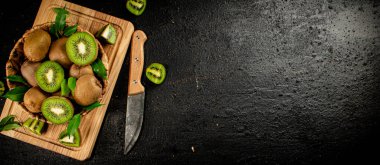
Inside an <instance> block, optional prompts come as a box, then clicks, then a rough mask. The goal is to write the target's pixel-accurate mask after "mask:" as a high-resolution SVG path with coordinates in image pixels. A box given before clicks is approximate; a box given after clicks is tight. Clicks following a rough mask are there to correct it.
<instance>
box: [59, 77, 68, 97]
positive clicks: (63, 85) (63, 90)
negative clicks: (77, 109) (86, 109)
mask: <svg viewBox="0 0 380 165" xmlns="http://www.w3.org/2000/svg"><path fill="white" fill-rule="evenodd" d="M69 94H70V88H69V86H68V85H67V80H66V79H63V81H62V83H61V96H65V97H68V96H69Z"/></svg>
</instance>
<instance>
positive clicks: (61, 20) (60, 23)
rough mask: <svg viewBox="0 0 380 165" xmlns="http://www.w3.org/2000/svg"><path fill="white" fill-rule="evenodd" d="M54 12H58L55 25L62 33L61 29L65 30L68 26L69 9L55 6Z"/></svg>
mask: <svg viewBox="0 0 380 165" xmlns="http://www.w3.org/2000/svg"><path fill="white" fill-rule="evenodd" d="M54 12H55V13H57V15H56V16H55V23H54V24H55V27H56V29H57V32H59V33H60V31H63V29H64V28H65V26H66V16H67V14H69V12H68V11H67V10H65V9H64V8H54Z"/></svg>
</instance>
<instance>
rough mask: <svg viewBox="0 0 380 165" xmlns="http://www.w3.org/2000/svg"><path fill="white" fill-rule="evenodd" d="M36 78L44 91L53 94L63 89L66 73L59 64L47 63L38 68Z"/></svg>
mask: <svg viewBox="0 0 380 165" xmlns="http://www.w3.org/2000/svg"><path fill="white" fill-rule="evenodd" d="M35 76H36V80H37V84H38V86H39V87H40V88H41V89H42V90H44V91H45V92H49V93H53V92H56V91H58V90H59V89H60V88H61V83H62V81H63V79H64V76H65V72H64V70H63V68H62V66H61V65H59V64H58V63H57V62H54V61H45V62H43V63H42V64H41V65H40V66H39V67H38V69H37V71H36V73H35Z"/></svg>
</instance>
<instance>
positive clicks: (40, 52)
mask: <svg viewBox="0 0 380 165" xmlns="http://www.w3.org/2000/svg"><path fill="white" fill-rule="evenodd" d="M50 44H51V37H50V35H49V33H48V32H46V31H44V30H42V29H37V30H34V31H32V32H30V33H29V34H28V35H27V36H26V37H25V41H24V54H25V57H26V58H27V59H28V60H29V61H33V62H37V61H41V60H42V59H44V58H45V57H46V54H47V53H48V51H49V47H50Z"/></svg>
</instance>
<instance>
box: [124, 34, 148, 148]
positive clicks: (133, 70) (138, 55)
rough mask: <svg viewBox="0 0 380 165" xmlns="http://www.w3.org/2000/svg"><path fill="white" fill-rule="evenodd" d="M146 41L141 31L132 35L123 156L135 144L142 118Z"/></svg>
mask: <svg viewBox="0 0 380 165" xmlns="http://www.w3.org/2000/svg"><path fill="white" fill-rule="evenodd" d="M146 40H147V36H146V35H145V33H144V32H143V31H141V30H136V31H135V32H134V33H133V35H132V41H131V51H130V61H129V81H128V97H127V111H126V122H125V137H124V138H125V142H124V154H127V153H128V152H129V151H130V150H131V149H132V147H133V146H134V144H135V143H136V141H137V139H138V137H139V135H140V131H141V127H142V123H143V118H144V101H145V88H144V86H143V85H142V84H141V76H142V72H143V67H144V43H145V41H146Z"/></svg>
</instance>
